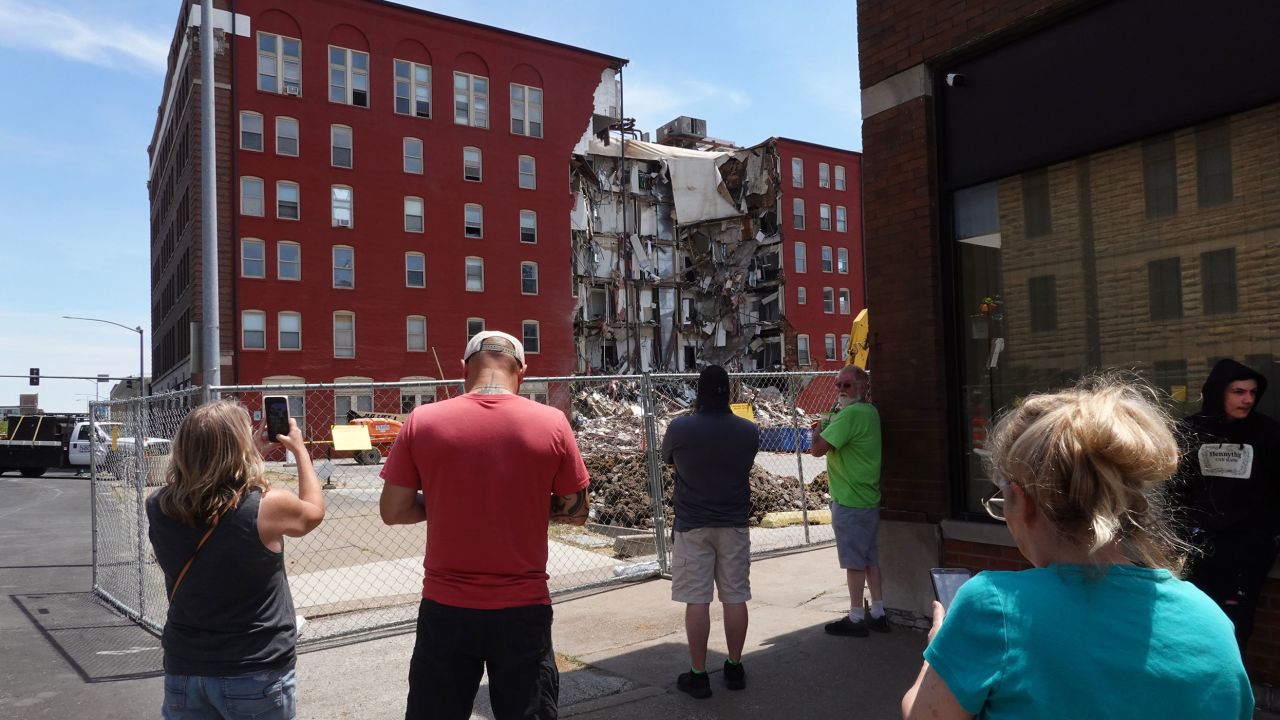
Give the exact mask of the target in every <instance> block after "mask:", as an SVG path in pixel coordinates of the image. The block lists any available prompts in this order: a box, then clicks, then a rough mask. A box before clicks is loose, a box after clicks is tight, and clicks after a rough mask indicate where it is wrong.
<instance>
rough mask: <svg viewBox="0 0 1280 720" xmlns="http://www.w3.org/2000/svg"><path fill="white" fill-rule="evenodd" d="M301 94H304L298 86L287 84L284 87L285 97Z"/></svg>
mask: <svg viewBox="0 0 1280 720" xmlns="http://www.w3.org/2000/svg"><path fill="white" fill-rule="evenodd" d="M301 93H302V88H300V87H298V86H297V85H290V84H285V86H284V94H285V95H300V94H301Z"/></svg>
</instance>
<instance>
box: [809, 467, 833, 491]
mask: <svg viewBox="0 0 1280 720" xmlns="http://www.w3.org/2000/svg"><path fill="white" fill-rule="evenodd" d="M809 492H811V493H817V494H818V495H820V496H823V497H830V496H831V483H830V482H828V481H827V471H826V470H823V471H822V472H820V473H818V475H817V477H815V478H814V479H813V480H810V481H809Z"/></svg>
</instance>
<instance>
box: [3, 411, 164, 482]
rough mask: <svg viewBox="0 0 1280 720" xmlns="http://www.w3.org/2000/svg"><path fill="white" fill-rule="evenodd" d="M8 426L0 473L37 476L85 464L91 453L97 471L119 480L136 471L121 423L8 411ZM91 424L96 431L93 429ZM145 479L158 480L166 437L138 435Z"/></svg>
mask: <svg viewBox="0 0 1280 720" xmlns="http://www.w3.org/2000/svg"><path fill="white" fill-rule="evenodd" d="M6 420H7V421H8V430H7V433H6V435H5V436H4V437H2V438H0V473H4V472H6V471H8V470H17V471H18V472H20V473H21V474H22V476H23V477H40V476H41V475H43V474H44V473H45V472H46V471H47V470H50V469H58V468H72V469H75V470H87V469H88V468H89V465H90V464H91V463H92V461H93V457H94V456H95V455H96V456H97V460H98V471H99V472H103V473H108V474H111V475H113V476H115V477H116V478H118V479H121V480H131V479H132V478H134V477H135V476H136V475H137V471H138V460H137V454H136V451H135V449H134V448H135V446H136V441H135V439H134V438H133V437H131V436H128V435H126V434H125V433H126V432H128V430H127V429H126V426H125V424H124V423H120V422H109V421H103V422H99V423H97V426H96V428H95V427H94V424H93V423H91V422H89V421H88V420H84V419H82V418H76V417H74V416H68V415H11V416H9V417H7V418H6ZM95 429H96V431H97V432H96V436H95V433H94V431H95ZM143 452H144V453H145V454H144V464H145V466H146V469H147V481H148V484H159V483H160V482H163V468H164V466H165V465H167V464H168V463H167V462H166V461H167V460H168V457H167V456H168V454H169V441H168V440H165V439H164V438H156V437H148V438H145V439H144V440H143Z"/></svg>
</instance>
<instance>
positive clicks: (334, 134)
mask: <svg viewBox="0 0 1280 720" xmlns="http://www.w3.org/2000/svg"><path fill="white" fill-rule="evenodd" d="M340 130H346V131H347V137H348V138H349V139H350V140H351V144H350V145H348V146H347V147H346V148H341V147H340V146H339V145H338V131H340ZM339 149H345V150H346V151H347V154H348V155H349V156H350V158H351V164H350V165H339V164H338V163H337V162H336V158H335V157H334V156H333V155H334V151H335V150H339ZM329 167H335V168H342V169H343V170H354V169H355V167H356V131H355V129H353V128H352V127H351V126H350V125H343V124H341V123H333V124H332V125H330V126H329Z"/></svg>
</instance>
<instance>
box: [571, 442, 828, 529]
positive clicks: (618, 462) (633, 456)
mask: <svg viewBox="0 0 1280 720" xmlns="http://www.w3.org/2000/svg"><path fill="white" fill-rule="evenodd" d="M583 461H584V462H585V463H586V466H587V471H588V472H590V473H591V489H590V493H591V510H592V513H593V517H594V519H595V521H596V522H599V523H601V524H604V525H617V526H623V527H631V528H646V529H647V528H652V527H653V505H652V503H651V501H650V493H649V467H648V460H647V458H646V456H645V454H644V453H642V452H631V453H618V452H602V453H590V454H584V455H583ZM661 470H662V488H663V491H662V508H663V512H664V513H666V515H667V516H668V517H671V516H672V514H673V510H672V504H671V492H672V488H673V487H674V486H675V473H674V472H673V470H672V468H671V466H669V465H666V464H662V465H661ZM824 477H825V476H824ZM750 482H751V524H752V525H759V524H760V519H761V518H763V517H764V516H765V515H766V514H767V513H771V512H778V511H783V510H800V509H801V506H800V489H799V487H798V485H797V483H796V481H795V480H794V479H792V478H787V477H781V476H778V475H774V474H773V473H771V472H769V471H768V470H765V469H763V468H761V467H759V466H755V467H753V468H752V470H751V479H750ZM805 501H806V503H807V505H808V507H809V509H811V510H812V509H818V508H823V507H826V506H827V500H826V498H825V497H824V496H823V494H822V492H815V491H814V488H813V487H812V486H810V487H809V488H806V492H805Z"/></svg>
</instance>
